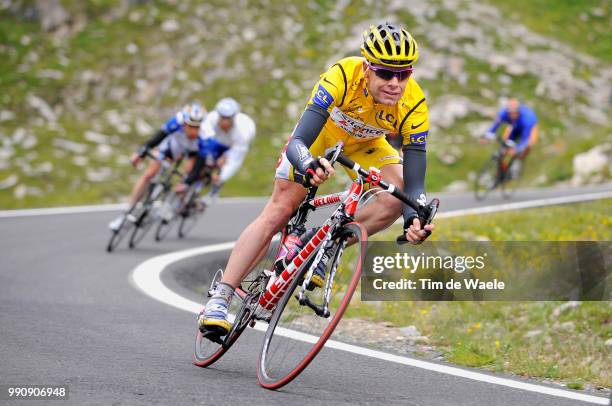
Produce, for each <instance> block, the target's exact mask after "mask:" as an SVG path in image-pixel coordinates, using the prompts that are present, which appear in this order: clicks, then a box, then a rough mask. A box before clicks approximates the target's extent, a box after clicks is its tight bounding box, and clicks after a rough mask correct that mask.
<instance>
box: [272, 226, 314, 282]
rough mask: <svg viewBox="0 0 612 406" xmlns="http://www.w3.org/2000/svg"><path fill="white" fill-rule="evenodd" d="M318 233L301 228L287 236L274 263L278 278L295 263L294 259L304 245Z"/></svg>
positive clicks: (312, 229)
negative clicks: (292, 262)
mask: <svg viewBox="0 0 612 406" xmlns="http://www.w3.org/2000/svg"><path fill="white" fill-rule="evenodd" d="M316 232H317V229H316V228H311V229H310V230H308V231H306V229H305V228H304V226H299V227H297V228H296V229H295V230H293V231H292V232H291V233H290V234H289V235H287V237H286V238H285V240H284V241H283V242H282V244H281V247H280V249H279V252H278V256H277V257H276V260H275V261H274V271H275V273H276V276H278V275H280V274H281V272H283V269H285V268H286V267H287V265H289V264H290V263H291V261H293V258H295V256H296V255H297V254H298V253H299V252H300V250H301V249H302V248H303V247H304V245H306V243H307V242H308V241H310V239H311V238H312V237H313V236H314V235H315V234H316Z"/></svg>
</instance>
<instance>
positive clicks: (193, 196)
mask: <svg viewBox="0 0 612 406" xmlns="http://www.w3.org/2000/svg"><path fill="white" fill-rule="evenodd" d="M199 195H200V193H196V192H195V191H194V190H191V191H190V193H189V196H187V199H186V201H187V203H186V204H185V208H184V209H183V213H181V214H180V220H179V227H178V237H179V238H185V237H186V236H187V234H189V233H190V232H191V230H193V229H194V227H195V225H196V224H197V222H198V220H199V219H200V217H202V215H203V214H204V211H205V208H202V209H198V207H196V206H197V204H198V202H197V199H198V196H199Z"/></svg>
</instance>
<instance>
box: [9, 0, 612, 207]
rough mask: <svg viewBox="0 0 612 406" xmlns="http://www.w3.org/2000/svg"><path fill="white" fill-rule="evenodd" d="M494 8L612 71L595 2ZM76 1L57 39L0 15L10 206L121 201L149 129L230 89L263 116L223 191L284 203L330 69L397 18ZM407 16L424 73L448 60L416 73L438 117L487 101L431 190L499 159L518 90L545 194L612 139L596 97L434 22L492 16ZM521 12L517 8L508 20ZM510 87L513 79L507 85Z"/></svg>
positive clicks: (502, 43) (494, 36) (304, 7)
mask: <svg viewBox="0 0 612 406" xmlns="http://www.w3.org/2000/svg"><path fill="white" fill-rule="evenodd" d="M491 1H492V2H493V3H494V4H495V6H496V7H498V8H499V9H500V10H501V11H502V14H503V18H504V21H505V20H507V18H510V19H513V18H515V17H516V21H519V22H523V23H524V24H526V25H527V27H528V28H530V29H532V30H534V31H536V32H539V33H542V34H544V35H546V36H548V37H550V38H556V39H558V40H560V41H561V42H563V43H565V44H566V45H569V46H575V47H577V48H578V47H581V46H582V45H584V44H585V42H584V41H583V40H582V38H588V37H589V35H591V34H592V35H594V37H593V40H592V41H590V40H589V41H590V42H589V41H587V42H586V43H588V44H589V46H590V48H589V49H586V51H587V52H590V54H591V55H593V56H594V57H595V58H598V60H599V61H598V62H597V60H596V63H595V65H592V64H584V63H578V62H576V61H575V60H572V63H568V66H575V67H574V68H573V71H572V72H571V74H572V75H574V77H576V78H580V79H582V80H588V79H590V78H592V77H594V75H595V73H596V71H598V70H600V69H601V68H605V67H606V66H607V65H605V63H609V61H610V59H609V58H610V55H611V54H612V53H611V52H609V49H610V41H609V40H607V39H606V37H605V35H604V34H605V28H606V27H607V26H609V24H605V23H606V22H607V21H609V19H610V14H609V5H608V4H607V3H606V2H597V1H590V2H589V4H588V5H587V6H580V7H582V8H584V12H586V13H587V14H589V16H590V17H589V19H588V21H587V22H584V21H582V20H580V19H576V18H575V16H576V14H580V12H581V11H576V7H579V6H575V5H573V4H574V3H572V2H567V1H564V2H552V1H544V0H539V1H536V2H525V4H524V6H523V7H514V6H510V5H508V4H506V3H504V2H501V1H493V0H491ZM18 3H20V4H22V6H23V7H26V6H28V4H30V3H29V2H18ZM396 3H397V2H396ZM553 3H554V4H553ZM62 4H63V5H64V7H65V8H66V10H67V11H68V12H69V14H70V16H71V18H72V22H71V23H70V24H69V25H68V26H67V28H65V30H62V29H60V30H59V31H57V32H43V31H42V30H41V24H40V22H39V21H36V20H33V19H31V18H29V17H24V16H20V15H19V13H18V12H15V11H14V10H13V11H10V10H9V9H7V8H5V9H3V10H0V44H1V45H0V52H1V53H2V55H3V56H4V57H3V61H2V63H0V116H1V115H2V114H4V113H5V112H8V113H7V114H8V116H5V117H4V118H3V119H0V139H1V144H0V148H3V150H2V151H0V152H1V153H0V157H3V162H2V165H0V185H2V184H3V182H5V181H7V180H10V179H11V178H12V177H14V176H16V177H17V179H16V181H15V183H14V184H13V185H12V186H6V187H5V188H3V189H0V208H19V207H32V206H52V205H61V204H84V203H97V202H113V201H117V200H121V199H122V198H123V197H125V195H126V194H128V193H129V191H130V189H131V186H132V182H133V181H134V179H135V177H136V176H137V175H138V174H139V173H140V170H134V169H133V168H131V167H130V166H129V164H128V163H127V157H128V156H129V154H130V153H131V152H132V151H133V150H134V149H135V148H136V147H137V146H138V145H139V144H140V143H142V142H143V140H144V139H146V137H148V135H150V131H148V130H147V126H146V125H148V128H149V129H150V130H151V131H152V130H153V129H155V128H157V127H158V126H159V125H161V124H162V122H163V121H164V120H165V119H166V118H168V117H169V116H170V115H172V114H173V113H174V112H175V111H176V110H177V108H178V107H179V106H181V105H183V104H184V103H185V102H187V101H190V100H193V99H197V100H200V101H202V102H203V103H204V104H205V105H206V106H207V107H208V108H209V109H210V108H212V107H213V106H214V104H215V102H216V101H217V100H218V99H219V98H221V97H224V96H227V95H232V96H234V97H236V98H237V99H238V100H239V101H240V102H241V103H242V105H243V109H244V111H245V112H246V113H247V114H249V115H251V116H253V118H254V119H255V121H256V123H257V136H256V140H255V142H254V145H253V147H252V149H251V151H250V153H249V155H248V157H247V159H246V161H245V165H244V167H243V169H242V171H241V172H240V173H239V174H238V175H237V176H235V177H234V178H233V179H232V180H231V181H230V182H228V184H227V185H226V187H225V189H224V190H223V194H224V195H226V196H228V195H267V194H269V193H270V191H271V188H272V182H271V180H272V179H273V173H274V168H275V165H276V161H277V158H278V155H279V153H280V150H281V149H282V147H283V145H284V143H285V141H286V140H287V138H288V136H289V134H290V132H291V129H292V128H293V126H294V125H295V122H296V120H297V118H298V117H299V114H300V113H301V111H302V109H303V107H304V106H305V104H306V102H307V100H308V96H309V94H310V91H311V89H312V86H313V85H314V83H315V82H316V79H317V77H318V75H319V74H320V73H321V72H322V71H323V70H324V69H325V68H326V66H327V65H329V64H330V63H332V62H333V61H334V60H336V59H338V58H340V57H342V56H345V55H357V54H358V53H359V51H358V48H357V46H356V45H355V42H354V41H353V39H354V38H359V35H360V32H361V29H362V28H363V27H362V26H363V25H365V24H366V23H369V22H371V21H372V20H373V19H376V18H383V14H384V13H386V12H387V9H388V7H386V6H384V5H381V6H380V7H376V8H375V9H373V8H372V6H371V5H368V4H367V3H366V2H365V1H363V0H357V1H353V2H350V3H349V4H347V5H346V6H345V7H344V8H341V7H340V3H338V4H334V3H333V2H324V1H309V2H281V1H273V2H272V3H271V4H269V5H267V6H265V7H261V5H260V4H259V3H258V2H253V1H247V2H246V3H245V4H242V3H241V4H228V3H227V2H222V1H211V2H205V3H203V2H197V1H184V2H176V1H173V0H165V1H162V0H157V1H151V2H143V3H140V2H138V3H137V4H134V5H130V6H129V7H118V6H117V5H116V4H115V2H112V1H109V0H96V1H91V2H77V1H73V0H66V1H62ZM467 4H469V2H468V3H466V4H465V5H467ZM389 7H391V5H389ZM393 7H396V8H395V9H393V10H394V11H393V13H394V15H396V16H397V19H398V21H399V22H402V23H403V24H406V25H407V26H408V27H409V28H410V30H411V31H412V32H413V34H414V35H415V37H416V38H417V39H418V41H419V45H420V47H421V49H422V50H423V53H422V58H423V59H422V61H421V62H420V63H422V64H425V63H426V62H427V58H428V57H434V56H436V55H437V56H442V57H444V58H445V59H444V60H442V69H441V70H440V71H439V72H438V73H437V74H436V76H435V77H427V76H426V75H425V76H423V75H422V74H423V73H426V72H421V73H419V71H418V66H417V73H416V74H415V75H416V76H417V79H418V80H419V83H420V85H421V87H422V88H423V89H425V91H426V92H427V94H428V104H429V106H430V109H433V108H434V107H436V106H437V105H438V104H439V103H440V101H441V100H442V99H443V98H444V97H445V96H448V95H453V96H465V97H467V98H468V99H469V101H470V103H475V104H477V105H479V106H482V107H483V108H474V109H471V111H470V112H469V114H467V115H465V116H462V117H460V118H457V119H456V120H455V121H454V122H453V123H452V124H451V125H450V126H447V127H442V126H439V128H435V129H432V131H431V137H430V138H429V139H430V143H429V147H428V148H429V156H430V159H429V165H428V179H427V183H428V185H427V187H428V190H431V191H434V190H442V189H444V188H445V187H446V186H447V185H448V184H449V183H451V182H453V181H457V180H467V179H469V177H470V176H471V174H473V172H474V171H476V170H477V169H478V168H479V166H480V165H481V164H482V162H483V161H484V160H485V159H486V157H487V155H488V153H489V149H488V148H483V147H482V146H480V145H478V144H477V143H476V142H475V138H474V137H473V136H474V135H477V134H479V133H478V131H480V130H479V128H480V127H481V125H482V124H483V123H486V122H490V121H491V120H492V114H493V113H494V110H495V107H497V104H498V99H499V97H501V96H508V95H515V96H518V97H519V98H521V99H522V100H524V101H525V102H526V103H527V104H529V105H531V106H533V107H534V108H535V109H536V111H537V113H538V115H539V117H540V120H541V128H542V130H541V141H540V143H539V145H538V147H537V148H535V150H534V151H533V153H532V156H531V157H530V161H529V162H528V165H527V166H526V169H527V171H526V180H527V182H528V183H530V184H531V185H550V184H553V183H555V182H557V181H563V180H567V179H569V178H570V177H571V176H572V168H571V159H572V157H573V156H574V155H576V154H577V153H580V152H584V151H586V150H588V149H590V148H592V147H593V146H596V145H600V144H602V143H604V142H606V140H607V139H608V138H609V133H610V126H609V125H603V124H597V123H595V122H593V121H592V120H591V119H589V118H588V117H586V116H585V115H584V114H582V113H581V112H580V111H582V110H578V109H577V108H576V107H577V106H576V103H577V102H580V103H582V105H583V106H582V105H581V107H586V106H587V105H588V103H587V100H585V98H584V96H583V95H578V96H577V99H576V100H572V99H567V98H562V99H560V100H559V101H554V100H551V98H549V97H548V96H547V95H546V94H541V93H538V92H537V88H538V81H539V79H538V78H537V77H536V76H534V74H532V73H524V74H517V75H508V74H506V72H505V71H504V68H502V67H500V66H495V65H494V64H490V63H489V62H488V61H485V60H483V59H482V58H480V59H479V58H476V57H475V56H474V55H473V53H471V52H468V51H466V50H464V49H463V48H462V46H463V45H466V44H470V43H472V42H473V41H472V39H470V38H461V37H459V38H457V40H456V43H453V44H452V45H453V47H451V48H449V47H447V46H448V45H449V44H440V43H436V41H435V36H432V32H437V31H438V30H437V29H434V30H432V29H431V27H432V24H439V25H441V26H442V27H448V28H449V29H453V30H454V29H458V28H460V27H461V25H462V24H463V23H465V21H468V22H469V23H470V24H476V25H478V24H480V23H482V22H479V21H472V20H469V18H468V19H467V20H465V16H463V17H461V18H463V19H464V20H461V19H460V17H459V16H458V14H457V13H456V12H455V11H456V10H452V9H449V8H448V7H449V6H448V5H445V4H444V2H441V1H432V2H428V7H432V8H435V12H434V13H432V14H431V15H429V14H428V15H429V17H427V18H424V17H417V16H415V15H414V14H411V10H412V9H411V8H410V7H408V6H398V5H395V6H393ZM461 7H463V6H461ZM509 7H512V12H511V13H510V14H509V16H508V17H507V18H506V14H508V13H507V11H508V10H507V8H509ZM593 7H595V8H596V9H597V8H599V9H602V10H603V17H598V16H596V15H594V14H593V11H592V9H593ZM589 10H590V11H589ZM594 13H595V14H601V12H600V11H598V10H596V11H595V12H594ZM426 14H427V13H426ZM384 16H386V14H384ZM172 22H174V23H175V24H174V25H173V24H169V23H172ZM567 22H572V24H566V23H567ZM600 23H601V24H600ZM507 24H508V25H512V22H508V23H507ZM593 24H594V25H593ZM540 27H541V28H540ZM545 27H551V28H545ZM565 27H569V28H568V29H567V30H566V29H565ZM547 30H548V31H547ZM237 33H241V34H240V35H241V36H239V37H237ZM482 34H483V35H484V36H485V37H487V38H490V40H491V43H492V44H493V46H494V48H495V49H496V50H500V51H502V50H506V49H509V48H508V47H510V46H514V45H516V40H515V39H513V38H506V37H505V36H503V35H500V34H499V33H497V32H496V31H495V30H494V29H491V28H490V27H487V26H485V25H484V24H483V33H482ZM570 39H571V40H570ZM525 47H526V48H528V49H532V48H534V47H533V46H530V45H525ZM538 47H539V48H542V49H543V50H547V49H548V48H547V46H546V45H538V46H537V47H536V48H538ZM539 48H538V49H539ZM580 50H583V49H582V48H580ZM428 53H429V55H430V56H428ZM434 54H435V55H434ZM450 57H452V58H456V59H458V60H460V61H461V63H462V64H463V65H462V68H460V71H462V72H464V73H466V74H467V76H466V79H465V81H463V80H459V79H458V78H457V77H455V76H453V75H450V74H448V72H447V71H446V66H447V65H448V64H449V60H448V58H450ZM602 61H603V62H602ZM602 64H603V65H602ZM421 66H424V65H421ZM419 75H421V76H423V78H422V79H421V78H419ZM510 76H512V77H511V78H510ZM483 77H484V78H486V79H483ZM500 78H506V79H508V78H510V79H511V80H510V82H509V83H505V84H502V83H500ZM483 80H484V81H483ZM32 96H36V97H39V98H40V99H42V100H44V101H45V102H46V103H47V104H48V105H49V106H50V107H51V110H52V111H53V114H54V115H55V116H56V119H55V120H51V122H50V120H49V119H48V118H43V117H42V116H41V114H40V111H38V109H37V108H35V107H33V106H32V103H31V97H32ZM485 110H486V111H485ZM11 114H12V116H11ZM143 122H144V123H145V124H146V125H145V126H144V127H143V125H142V124H143ZM432 124H433V125H437V123H435V122H433V121H432ZM143 128H144V129H143ZM87 131H93V132H95V133H100V134H104V135H107V136H110V137H113V136H115V137H116V139H115V141H113V142H112V143H109V145H107V146H108V147H110V148H111V150H110V151H105V148H104V147H100V145H99V144H100V143H99V142H96V141H92V140H91V138H90V139H87V138H85V133H86V132H87ZM57 139H65V140H71V141H75V142H78V143H80V144H82V145H84V147H85V149H84V151H83V152H78V153H77V152H74V151H72V150H69V149H68V150H67V149H65V148H61V147H58V146H57V145H56V144H55V142H56V141H57ZM25 140H27V141H28V142H25ZM32 140H34V141H32ZM32 143H34V144H35V145H32ZM4 148H6V150H4ZM8 150H10V151H9V152H6V151H8ZM448 154H450V155H453V156H455V159H454V162H449V161H447V160H445V159H444V158H445V156H446V155H448ZM4 157H6V158H4ZM49 165H51V166H49ZM100 174H101V176H97V175H100ZM605 176H608V177H609V176H610V174H605ZM8 183H11V182H8Z"/></svg>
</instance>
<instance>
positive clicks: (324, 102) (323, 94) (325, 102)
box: [312, 85, 334, 109]
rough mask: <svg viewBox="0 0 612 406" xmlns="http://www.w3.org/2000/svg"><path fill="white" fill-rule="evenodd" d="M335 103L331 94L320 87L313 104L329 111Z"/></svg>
mask: <svg viewBox="0 0 612 406" xmlns="http://www.w3.org/2000/svg"><path fill="white" fill-rule="evenodd" d="M333 101H334V98H333V97H332V95H331V94H329V92H328V91H327V89H325V88H324V87H323V86H322V85H319V88H318V89H317V91H316V92H315V95H314V97H313V98H312V102H313V103H314V104H316V105H318V106H321V107H323V108H324V109H327V108H328V107H329V106H330V105H331V104H332V102H333Z"/></svg>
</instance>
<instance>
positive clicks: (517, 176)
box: [501, 158, 525, 199]
mask: <svg viewBox="0 0 612 406" xmlns="http://www.w3.org/2000/svg"><path fill="white" fill-rule="evenodd" d="M513 165H521V166H520V168H519V170H518V171H515V170H514V168H513ZM524 165H525V161H524V160H523V161H520V162H517V159H516V158H513V159H512V161H511V162H510V163H509V164H508V170H507V171H506V176H507V177H508V179H507V180H506V181H504V182H503V183H502V184H501V194H502V197H503V198H504V199H509V198H511V197H512V196H514V194H515V193H516V190H517V189H518V187H519V185H520V183H521V178H522V175H523V171H524V170H525V167H524Z"/></svg>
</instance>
